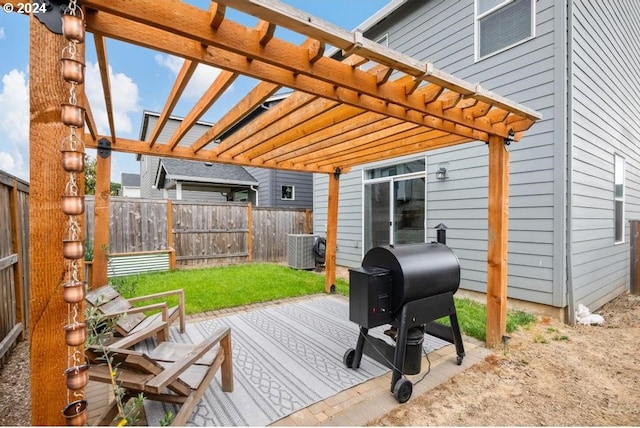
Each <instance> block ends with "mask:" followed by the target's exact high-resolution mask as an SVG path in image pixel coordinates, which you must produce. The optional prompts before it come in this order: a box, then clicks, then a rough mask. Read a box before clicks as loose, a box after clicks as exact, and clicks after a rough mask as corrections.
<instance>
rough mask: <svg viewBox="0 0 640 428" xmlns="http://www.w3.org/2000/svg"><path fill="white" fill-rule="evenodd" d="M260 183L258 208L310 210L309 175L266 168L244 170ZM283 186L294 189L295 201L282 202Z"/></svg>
mask: <svg viewBox="0 0 640 428" xmlns="http://www.w3.org/2000/svg"><path fill="white" fill-rule="evenodd" d="M246 169H247V171H249V173H250V174H251V175H253V176H254V177H255V179H256V180H258V182H259V183H260V187H259V188H258V192H259V193H258V206H261V207H287V208H312V207H313V176H312V175H311V174H309V173H304V172H295V171H284V170H282V171H281V170H275V169H267V168H251V167H248V168H246ZM283 185H291V186H294V187H295V200H292V201H291V200H282V198H281V196H282V195H281V189H282V186H283Z"/></svg>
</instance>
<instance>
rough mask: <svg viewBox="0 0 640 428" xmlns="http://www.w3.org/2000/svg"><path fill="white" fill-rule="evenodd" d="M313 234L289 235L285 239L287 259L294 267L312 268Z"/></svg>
mask: <svg viewBox="0 0 640 428" xmlns="http://www.w3.org/2000/svg"><path fill="white" fill-rule="evenodd" d="M315 238H316V236H315V235H289V236H288V239H287V261H288V263H289V267H292V268H294V269H314V268H315V267H316V256H315V254H313V243H314V240H315Z"/></svg>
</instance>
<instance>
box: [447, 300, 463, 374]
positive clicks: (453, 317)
mask: <svg viewBox="0 0 640 428" xmlns="http://www.w3.org/2000/svg"><path fill="white" fill-rule="evenodd" d="M449 323H450V324H451V330H452V332H453V343H454V344H455V345H456V354H458V358H457V363H458V365H460V364H462V359H463V358H464V344H463V343H462V334H460V325H459V324H458V314H457V313H456V312H455V310H454V312H453V313H452V314H450V315H449Z"/></svg>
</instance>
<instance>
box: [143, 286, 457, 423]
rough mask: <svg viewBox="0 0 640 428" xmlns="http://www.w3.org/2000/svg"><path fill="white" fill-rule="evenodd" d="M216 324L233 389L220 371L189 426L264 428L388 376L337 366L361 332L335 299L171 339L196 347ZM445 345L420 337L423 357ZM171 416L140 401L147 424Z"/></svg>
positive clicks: (221, 322)
mask: <svg viewBox="0 0 640 428" xmlns="http://www.w3.org/2000/svg"><path fill="white" fill-rule="evenodd" d="M220 326H229V327H231V340H232V347H233V366H234V367H233V370H234V373H233V374H234V391H233V392H232V393H224V392H222V390H221V386H220V373H218V375H217V377H216V380H215V382H214V383H215V384H212V385H211V387H210V388H209V389H208V390H207V392H206V393H205V395H204V396H203V398H202V399H201V400H200V403H199V404H198V406H197V407H196V410H195V411H194V413H193V415H192V416H191V419H189V422H188V425H190V426H266V425H269V424H271V423H273V422H275V421H277V420H278V419H281V418H283V417H285V416H287V415H289V414H291V413H293V412H295V411H297V410H299V409H302V408H305V407H307V406H309V405H311V404H313V403H316V402H318V401H321V400H323V399H325V398H328V397H331V396H332V395H335V394H337V393H338V392H340V391H342V390H345V389H347V388H350V387H352V386H355V385H358V384H360V383H362V382H365V381H367V380H369V379H371V378H374V377H377V376H380V375H382V374H384V373H385V372H387V371H388V369H387V368H386V367H383V366H382V365H380V364H378V363H377V362H375V361H373V360H372V359H370V358H369V357H367V356H363V359H362V363H361V365H360V368H359V369H358V370H352V369H348V368H346V367H345V366H344V364H343V363H342V357H343V355H344V353H345V351H346V350H347V349H348V348H355V345H356V340H357V337H358V326H357V325H356V324H355V323H353V322H351V321H349V304H348V302H347V301H346V300H345V299H343V298H340V297H336V296H322V297H313V298H309V300H304V301H300V302H296V303H288V304H282V305H280V306H275V307H269V308H266V309H260V310H255V311H250V312H248V313H243V314H237V315H231V316H227V317H220V318H215V319H211V320H207V321H203V322H198V323H191V324H187V331H186V334H184V335H181V334H180V333H179V331H178V329H177V327H172V329H171V340H172V341H174V342H186V343H197V342H199V341H201V340H202V339H203V338H204V337H205V336H207V335H209V334H210V333H211V332H212V331H214V330H216V328H218V327H220ZM375 330H376V329H374V330H372V331H371V333H373V334H374V335H376V336H378V337H382V333H381V331H382V327H380V328H378V329H377V330H379V331H375ZM445 345H447V342H444V341H441V340H439V339H435V338H433V337H430V336H426V337H425V342H424V347H425V351H427V352H431V351H433V350H435V349H439V348H441V347H442V346H445ZM138 349H139V350H143V351H144V350H145V349H144V347H142V348H138ZM169 410H171V405H165V404H163V403H158V402H151V401H149V400H145V412H146V415H147V420H148V423H149V425H150V426H151V425H158V421H159V419H160V418H161V417H162V416H163V415H164V414H165V413H166V412H167V411H169ZM173 412H174V414H175V410H174V411H173Z"/></svg>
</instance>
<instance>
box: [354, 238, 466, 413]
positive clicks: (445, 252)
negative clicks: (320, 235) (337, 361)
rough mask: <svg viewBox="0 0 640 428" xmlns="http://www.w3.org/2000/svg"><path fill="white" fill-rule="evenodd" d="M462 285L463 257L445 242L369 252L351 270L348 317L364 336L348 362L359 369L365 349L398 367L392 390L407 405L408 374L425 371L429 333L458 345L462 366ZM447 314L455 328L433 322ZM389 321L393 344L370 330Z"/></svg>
mask: <svg viewBox="0 0 640 428" xmlns="http://www.w3.org/2000/svg"><path fill="white" fill-rule="evenodd" d="M459 285H460V264H459V262H458V258H457V257H456V255H455V254H454V253H453V251H451V249H450V248H449V247H447V246H446V245H444V244H440V243H431V244H410V245H399V246H383V247H376V248H372V249H371V250H369V251H368V252H367V254H365V256H364V259H363V260H362V266H361V267H359V268H357V269H350V271H349V319H350V320H351V321H353V322H355V323H356V324H359V326H360V336H359V337H358V342H357V345H356V348H355V349H348V350H347V352H346V353H345V355H344V363H345V365H346V366H347V367H350V368H354V369H355V368H358V367H359V366H360V360H361V359H362V354H363V353H365V354H367V355H368V356H370V357H372V358H373V359H375V360H376V361H379V362H380V363H382V364H385V365H387V366H388V367H390V368H391V369H392V370H393V376H392V380H391V391H392V392H393V393H394V395H395V397H396V399H397V400H398V401H399V402H401V403H404V402H406V401H407V400H408V399H409V398H410V397H411V392H412V390H413V385H412V383H411V382H410V381H409V380H408V379H406V378H405V377H403V374H417V373H419V372H420V368H421V367H420V366H421V360H422V343H423V340H424V334H425V333H427V334H430V335H432V336H435V337H438V338H441V339H443V340H446V341H448V342H450V343H454V344H455V346H456V353H457V358H456V362H457V363H458V364H461V363H462V359H463V357H464V347H463V344H462V337H461V335H460V327H459V325H458V318H457V315H456V308H455V305H454V301H453V295H454V293H455V292H456V291H457V290H458V286H459ZM446 316H448V317H449V320H450V324H451V327H446V326H444V325H442V324H438V323H434V322H433V321H434V320H437V319H439V318H442V317H446ZM385 324H390V328H389V329H388V330H387V331H385V334H387V335H388V336H390V337H391V338H392V339H393V340H394V343H395V344H394V345H390V344H389V343H387V342H386V341H384V340H382V339H379V338H375V337H372V336H370V335H369V334H368V331H369V329H370V328H374V327H378V326H381V325H385Z"/></svg>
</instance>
